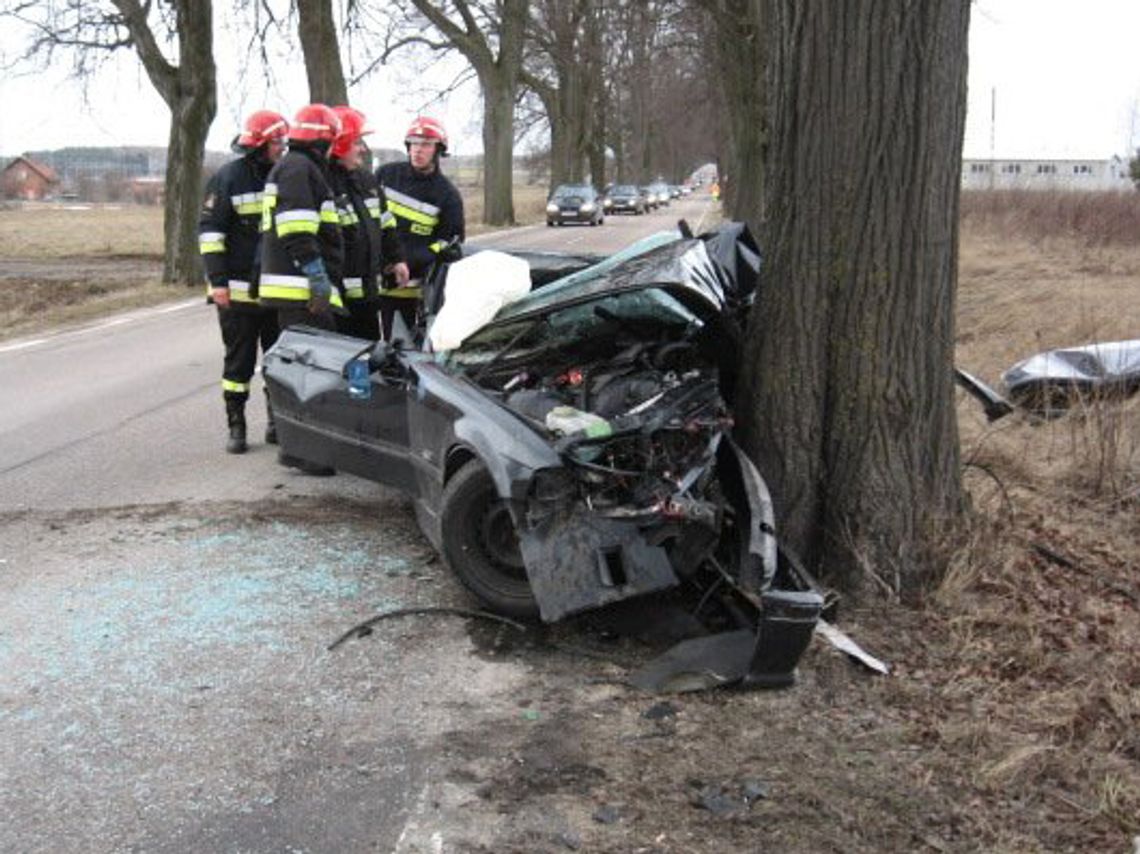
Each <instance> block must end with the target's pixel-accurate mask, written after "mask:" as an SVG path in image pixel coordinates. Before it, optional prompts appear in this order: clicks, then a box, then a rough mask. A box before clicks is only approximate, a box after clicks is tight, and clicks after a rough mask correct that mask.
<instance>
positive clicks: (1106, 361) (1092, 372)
mask: <svg viewBox="0 0 1140 854" xmlns="http://www.w3.org/2000/svg"><path fill="white" fill-rule="evenodd" d="M1002 383H1003V384H1004V385H1005V388H1006V393H1007V395H1008V396H1009V398H1010V400H1012V401H1013V402H1014V403H1016V404H1017V405H1019V406H1022V407H1024V408H1026V409H1028V410H1030V411H1031V412H1034V413H1038V414H1045V413H1048V412H1050V411H1057V410H1064V409H1067V408H1069V407H1070V406H1071V405H1072V404H1073V403H1077V402H1080V401H1091V400H1094V399H1106V398H1123V397H1128V396H1130V395H1133V394H1135V393H1136V392H1137V390H1140V340H1133V341H1111V342H1104V343H1099V344H1089V345H1086V346H1083V347H1065V348H1061V349H1057V350H1049V351H1047V352H1044V353H1038V354H1036V355H1034V356H1030V357H1029V358H1028V359H1024V360H1022V361H1020V362H1018V363H1017V364H1015V365H1014V366H1013V367H1011V368H1010V369H1009V370H1007V371H1006V372H1005V373H1004V374H1002Z"/></svg>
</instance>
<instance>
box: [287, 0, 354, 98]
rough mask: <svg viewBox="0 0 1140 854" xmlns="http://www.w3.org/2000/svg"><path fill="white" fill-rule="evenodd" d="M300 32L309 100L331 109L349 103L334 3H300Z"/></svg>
mask: <svg viewBox="0 0 1140 854" xmlns="http://www.w3.org/2000/svg"><path fill="white" fill-rule="evenodd" d="M297 31H298V34H299V35H300V38H301V52H302V53H303V54H304V55H305V74H306V76H307V77H308V80H309V101H310V102H311V103H314V104H328V105H329V106H336V105H338V104H347V103H348V88H347V87H346V86H345V83H344V67H343V66H342V65H341V62H340V44H339V43H338V40H337V35H336V20H335V19H334V18H333V10H332V0H297Z"/></svg>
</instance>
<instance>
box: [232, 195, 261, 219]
mask: <svg viewBox="0 0 1140 854" xmlns="http://www.w3.org/2000/svg"><path fill="white" fill-rule="evenodd" d="M263 197H264V195H263V194H262V193H240V194H238V195H236V196H230V204H231V205H232V206H233V209H234V210H235V211H237V213H238V214H239V215H240V216H248V215H250V214H260V213H261V200H262V198H263Z"/></svg>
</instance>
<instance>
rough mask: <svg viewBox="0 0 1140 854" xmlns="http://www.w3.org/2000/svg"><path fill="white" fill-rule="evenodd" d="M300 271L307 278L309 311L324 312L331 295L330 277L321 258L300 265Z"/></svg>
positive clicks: (312, 312)
mask: <svg viewBox="0 0 1140 854" xmlns="http://www.w3.org/2000/svg"><path fill="white" fill-rule="evenodd" d="M301 272H302V273H304V274H305V278H307V279H308V280H309V313H310V314H324V313H325V312H327V311H328V310H329V298H330V297H331V296H332V279H330V278H329V274H328V271H327V270H326V269H325V262H324V259H323V258H319V257H318V258H314V259H313V260H312V261H308V262H306V263H304V264H302V265H301Z"/></svg>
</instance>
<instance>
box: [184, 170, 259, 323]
mask: <svg viewBox="0 0 1140 854" xmlns="http://www.w3.org/2000/svg"><path fill="white" fill-rule="evenodd" d="M269 166H270V164H269V162H268V161H266V160H264V159H263V158H262V157H261V156H260V153H259V152H251V153H249V154H247V155H245V156H244V157H239V158H238V159H236V160H231V161H230V162H229V163H227V164H226V165H225V166H223V167H222V168H221V169H219V170H218V171H217V172H215V173H214V176H213V177H212V178H210V181H209V183H208V184H207V185H206V195H205V198H204V199H203V201H202V210H201V213H200V214H199V216H198V251H199V252H201V253H202V264H203V266H204V267H205V268H206V280H207V287H206V295H207V297H209V292H210V288H229V289H230V306H231V308H235V309H244V310H246V311H250V310H252V309H254V308H255V307H256V306H257V299H256V297H255V294H256V284H255V283H256V281H257V268H258V265H259V263H260V258H259V249H260V247H259V243H260V230H261V203H262V192H263V190H264V188H265V179H266V176H267V175H268V174H269Z"/></svg>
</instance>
